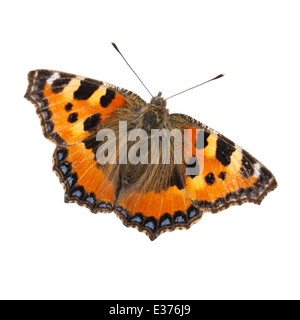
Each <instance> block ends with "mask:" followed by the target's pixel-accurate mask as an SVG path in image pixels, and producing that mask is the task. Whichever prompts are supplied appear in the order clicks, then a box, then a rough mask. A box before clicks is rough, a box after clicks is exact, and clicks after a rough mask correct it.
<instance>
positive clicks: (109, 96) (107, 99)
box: [100, 88, 116, 108]
mask: <svg viewBox="0 0 300 320" xmlns="http://www.w3.org/2000/svg"><path fill="white" fill-rule="evenodd" d="M115 95H116V93H115V92H114V91H113V90H111V89H109V88H107V89H106V94H105V95H104V96H102V97H101V98H100V105H101V107H102V108H106V107H108V105H109V104H110V103H111V101H112V100H113V99H114V98H115Z"/></svg>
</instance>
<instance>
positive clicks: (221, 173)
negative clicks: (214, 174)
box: [218, 171, 226, 180]
mask: <svg viewBox="0 0 300 320" xmlns="http://www.w3.org/2000/svg"><path fill="white" fill-rule="evenodd" d="M218 177H219V178H220V179H221V180H225V178H226V172H224V171H222V172H220V174H219V176H218Z"/></svg>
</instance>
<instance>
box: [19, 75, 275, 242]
mask: <svg viewBox="0 0 300 320" xmlns="http://www.w3.org/2000/svg"><path fill="white" fill-rule="evenodd" d="M28 80H29V85H28V89H27V92H26V94H25V97H26V98H27V99H28V100H29V101H31V102H32V103H33V104H34V105H35V107H36V111H37V114H38V116H39V117H40V120H41V125H42V128H43V132H44V135H45V137H46V138H48V139H50V140H51V141H53V142H54V143H55V144H56V149H55V152H54V155H53V160H54V167H53V170H54V171H55V172H56V173H57V175H58V177H59V178H60V181H61V183H62V184H63V185H64V188H65V201H66V202H75V203H77V204H79V205H82V206H85V207H87V208H89V209H90V210H91V211H92V212H93V213H97V212H112V211H114V212H115V213H116V214H117V216H118V217H119V218H120V219H121V220H122V221H123V223H124V225H125V226H128V227H135V228H137V229H138V230H139V231H142V232H145V233H146V234H147V235H148V236H149V238H150V239H151V240H154V239H156V238H157V237H158V236H159V235H160V234H161V233H163V232H165V231H173V230H175V229H188V228H189V227H190V226H191V225H192V224H193V223H195V222H196V221H198V220H199V219H200V218H201V217H202V215H203V213H204V212H206V211H208V212H212V213H216V212H219V211H221V210H223V209H226V208H228V207H229V206H231V205H240V204H242V203H245V202H252V203H255V204H260V203H261V201H262V200H263V198H264V197H265V196H266V195H267V193H268V192H270V191H272V190H274V189H275V188H276V186H277V182H276V180H275V177H274V176H273V174H272V173H271V172H270V171H269V170H268V169H267V168H266V167H265V166H264V165H263V164H262V163H261V162H259V161H258V160H256V159H255V158H254V157H253V156H251V155H250V154H249V153H248V152H247V151H245V150H244V149H242V148H241V147H239V146H238V145H236V144H235V143H234V142H232V141H231V140H229V139H228V138H226V137H224V136H223V135H221V134H220V133H218V132H216V131H215V130H213V129H210V128H209V127H207V126H206V125H204V124H202V123H201V122H199V121H197V120H195V119H193V118H191V117H189V116H187V115H184V114H170V113H169V111H168V110H167V108H166V100H165V99H164V98H162V96H161V93H159V94H158V96H156V97H153V98H152V99H151V101H150V103H147V102H145V101H144V100H143V99H141V98H140V97H139V96H138V95H137V94H135V93H133V92H131V91H128V90H125V89H122V88H119V87H116V86H114V85H111V84H108V83H106V82H102V81H97V80H93V79H90V78H86V77H81V76H76V75H73V74H69V73H65V72H58V71H52V70H35V71H31V72H29V74H28ZM120 121H126V123H127V133H128V132H129V130H132V129H137V128H138V129H143V130H144V131H145V132H146V134H147V136H146V138H145V139H146V140H149V139H150V138H151V137H152V133H151V129H153V128H155V129H168V130H172V129H176V130H177V131H178V132H179V133H182V137H183V138H182V140H181V141H182V150H181V151H182V152H183V155H182V158H184V157H185V156H186V154H185V153H187V151H185V148H184V147H183V146H184V145H185V146H188V149H189V150H190V151H191V159H192V160H193V161H190V162H189V161H182V163H174V161H173V160H174V157H175V154H176V150H178V147H177V148H175V144H174V143H173V144H172V143H171V144H170V145H169V151H170V154H171V161H170V163H160V162H159V163H155V164H152V163H141V162H138V163H135V164H133V163H130V162H127V163H126V162H124V163H118V162H113V163H103V164H102V163H99V161H98V160H97V151H98V150H99V148H100V146H101V145H103V144H104V142H105V141H106V142H107V140H105V141H104V140H103V141H99V139H98V138H97V134H98V132H99V131H100V130H102V129H109V130H112V131H113V132H116V135H117V136H118V138H119V139H121V133H120V129H119V123H120ZM185 132H188V134H187V135H185V134H184V133H185ZM199 132H201V139H202V141H203V143H202V145H201V144H200V145H199V144H198V140H200V134H199ZM125 136H126V132H125ZM133 145H134V142H133V141H127V147H126V148H127V149H126V150H127V151H128V149H129V147H132V146H133ZM120 148H121V144H120V145H114V146H113V148H112V149H113V151H114V154H115V155H117V158H120ZM147 148H148V150H150V146H149V145H148V147H147ZM175 149H176V150H175ZM179 149H180V148H179ZM198 151H200V155H199V152H198ZM139 152H140V154H139V156H140V157H141V151H140V150H136V154H137V155H138V153H139ZM157 152H158V158H159V160H161V152H162V149H161V148H158V151H157ZM144 158H145V157H144ZM200 164H201V165H200ZM188 169H192V173H189V172H188Z"/></svg>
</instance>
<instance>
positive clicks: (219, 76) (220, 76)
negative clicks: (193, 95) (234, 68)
mask: <svg viewBox="0 0 300 320" xmlns="http://www.w3.org/2000/svg"><path fill="white" fill-rule="evenodd" d="M224 75H225V73H221V74H219V75H218V76H216V77H214V78H212V79H210V80H207V81H205V82H202V83H200V84H197V85H196V86H194V87H191V88H189V89H186V90H183V91H181V92H179V93H176V94H173V95H172V96H170V97H169V98H167V99H165V100H168V99H171V98H173V97H175V96H178V95H179V94H182V93H184V92H186V91H189V90H192V89H195V88H197V87H200V86H202V85H203V84H205V83H207V82H210V81H213V80H217V79H219V78H222V77H223V76H224Z"/></svg>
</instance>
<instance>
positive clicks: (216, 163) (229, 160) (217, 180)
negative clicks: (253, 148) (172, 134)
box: [171, 114, 277, 212]
mask: <svg viewBox="0 0 300 320" xmlns="http://www.w3.org/2000/svg"><path fill="white" fill-rule="evenodd" d="M171 117H172V120H173V123H174V126H178V127H180V128H181V129H182V130H184V129H191V130H190V134H189V135H188V136H186V137H185V139H186V144H187V145H190V147H191V149H192V150H193V152H192V155H195V154H196V149H198V150H197V151H198V156H197V157H195V158H193V159H191V162H192V163H193V164H192V165H191V164H189V165H187V167H189V166H190V167H191V166H192V167H194V168H196V169H197V170H198V172H197V170H196V172H195V173H193V174H192V175H188V174H186V173H185V184H186V190H187V192H188V194H189V196H190V197H191V199H192V201H193V204H194V205H195V206H196V207H198V208H199V209H201V210H203V211H210V212H218V211H220V210H223V209H225V208H227V207H229V206H230V205H236V204H242V203H244V202H253V203H256V204H260V203H261V201H262V200H263V198H264V197H265V196H266V194H267V193H268V192H269V191H272V190H274V189H275V188H276V186H277V182H276V180H275V177H274V176H273V175H272V173H271V172H270V171H269V170H268V169H267V168H266V167H265V166H264V165H263V164H262V163H260V162H259V161H258V160H256V159H255V158H254V157H252V156H251V155H250V154H249V153H248V152H247V151H245V150H243V149H242V148H241V147H239V146H237V145H236V144H235V143H233V142H232V141H231V140H229V139H227V138H226V137H224V136H222V135H221V134H219V133H217V132H216V131H214V130H212V129H210V128H208V127H206V126H204V125H203V124H201V123H200V122H198V121H196V120H194V119H192V118H190V117H188V116H185V115H181V114H173V115H171ZM197 129H198V130H197ZM196 130H197V131H196ZM199 130H203V131H202V136H201V137H202V139H203V140H204V141H202V142H201V143H199V141H198V139H200V135H199ZM200 164H202V167H201V165H200Z"/></svg>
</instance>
